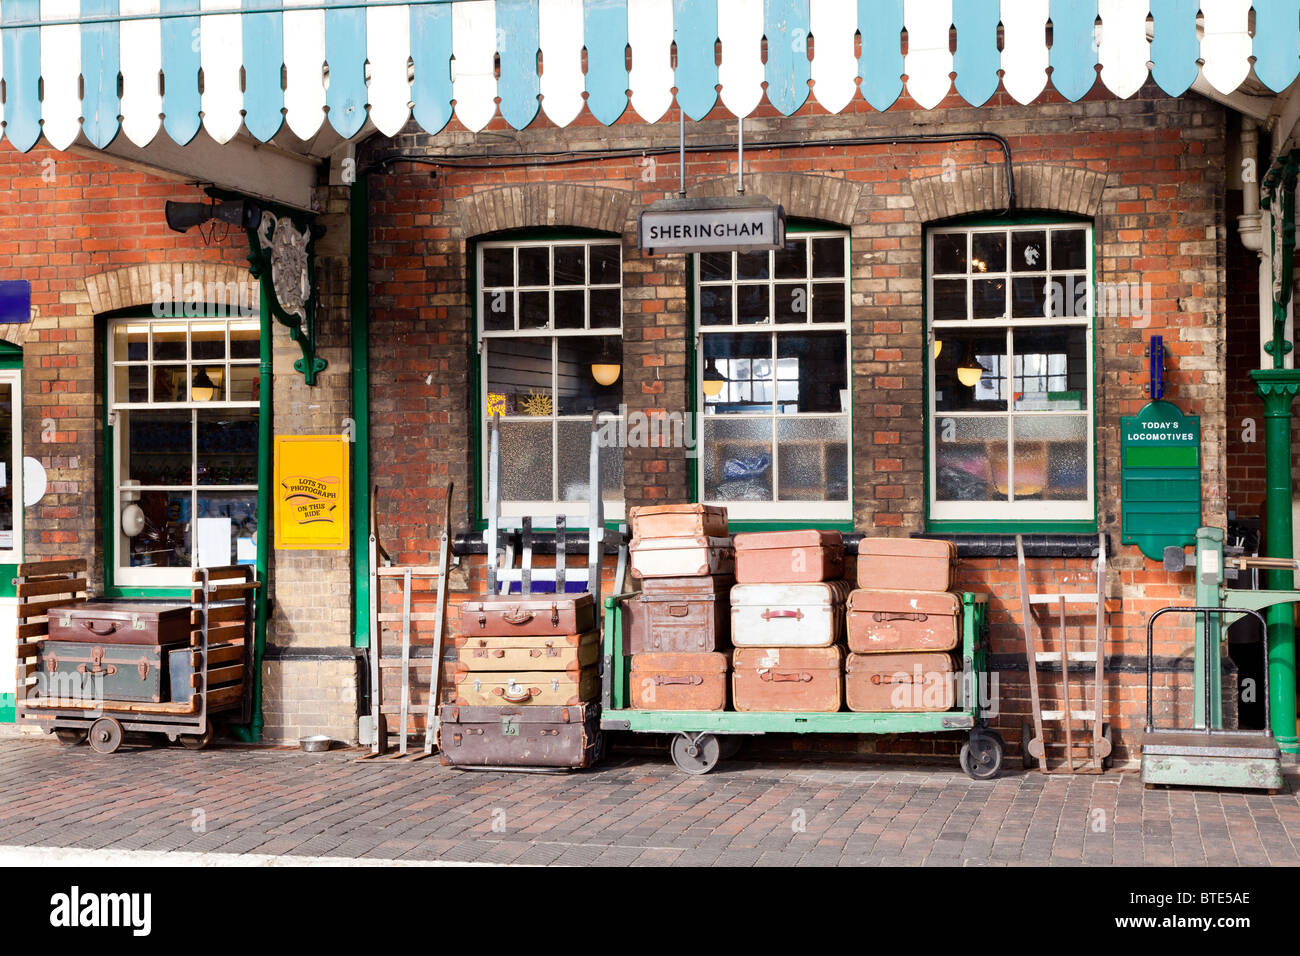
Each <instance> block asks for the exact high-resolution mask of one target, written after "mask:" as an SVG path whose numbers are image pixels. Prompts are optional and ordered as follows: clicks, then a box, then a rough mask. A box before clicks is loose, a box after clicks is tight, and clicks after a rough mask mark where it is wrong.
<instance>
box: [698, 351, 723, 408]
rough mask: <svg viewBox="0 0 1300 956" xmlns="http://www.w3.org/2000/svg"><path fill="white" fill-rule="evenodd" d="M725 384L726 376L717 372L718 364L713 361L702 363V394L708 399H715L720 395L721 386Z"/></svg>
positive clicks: (708, 360)
mask: <svg viewBox="0 0 1300 956" xmlns="http://www.w3.org/2000/svg"><path fill="white" fill-rule="evenodd" d="M726 382H727V376H725V375H723V374H722V373H721V372H720V371H718V363H717V362H715V361H714V360H713V359H711V358H710V359H707V360H705V362H704V377H703V380H702V382H701V384H702V386H703V388H704V394H705V395H707V396H709V398H717V397H718V396H719V395H721V394H722V386H723V385H725V384H726Z"/></svg>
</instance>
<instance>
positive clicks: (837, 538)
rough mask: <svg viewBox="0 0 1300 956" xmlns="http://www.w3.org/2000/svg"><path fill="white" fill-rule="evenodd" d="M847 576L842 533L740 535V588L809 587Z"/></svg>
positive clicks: (776, 532)
mask: <svg viewBox="0 0 1300 956" xmlns="http://www.w3.org/2000/svg"><path fill="white" fill-rule="evenodd" d="M843 576H844V539H843V537H842V536H841V535H840V533H839V532H838V531H813V530H809V531H762V532H754V533H749V534H738V535H736V582H737V583H738V584H805V583H811V582H816V581H831V580H834V579H835V578H840V577H843Z"/></svg>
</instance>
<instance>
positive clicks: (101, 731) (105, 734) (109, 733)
mask: <svg viewBox="0 0 1300 956" xmlns="http://www.w3.org/2000/svg"><path fill="white" fill-rule="evenodd" d="M87 736H88V737H89V739H90V749H91V750H93V751H95V753H97V754H111V753H112V752H113V751H114V750H116V749H117V748H118V747H120V746H121V745H122V725H121V724H120V723H118V722H117V721H116V720H114V719H113V718H112V717H100V718H99V719H98V720H97V721H95V722H94V723H93V724H91V725H90V733H89V734H88V735H87Z"/></svg>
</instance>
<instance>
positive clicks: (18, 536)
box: [0, 340, 27, 723]
mask: <svg viewBox="0 0 1300 956" xmlns="http://www.w3.org/2000/svg"><path fill="white" fill-rule="evenodd" d="M0 371H5V372H14V371H16V372H18V373H19V374H18V386H17V387H18V396H19V398H18V408H19V418H20V421H19V423H18V436H19V442H20V444H19V447H18V448H17V449H15V454H14V468H15V469H17V468H19V467H20V466H21V465H22V460H23V457H24V455H23V452H24V451H25V449H24V448H23V447H22V445H21V440H22V436H23V433H24V429H23V424H22V421H21V418H22V417H23V416H24V415H25V414H26V411H25V409H26V405H27V403H26V401H25V399H26V396H25V395H23V394H22V393H23V381H24V378H25V376H24V375H23V374H22V372H23V350H22V348H21V347H20V346H17V345H14V344H13V343H12V342H6V341H4V340H0ZM21 504H22V503H21V502H19V505H20V507H17V508H15V509H14V535H15V540H16V541H18V542H19V546H18V548H17V549H16V550H17V551H18V553H19V554H20V555H21V554H23V553H24V552H23V547H22V545H23V544H24V543H25V542H24V539H23V534H24V526H25V523H26V522H25V521H24V518H25V517H26V513H27V509H26V508H25V507H21ZM17 573H18V565H17V563H13V564H7V563H6V564H0V597H7V598H8V597H16V596H17V594H18V590H17V588H16V587H15V586H14V577H15V576H16V575H17ZM0 696H3V695H0ZM10 706H12V704H11V705H10ZM3 713H4V707H3V704H2V703H0V723H3V722H4V716H3ZM9 720H10V722H12V720H13V718H12V717H10V718H9Z"/></svg>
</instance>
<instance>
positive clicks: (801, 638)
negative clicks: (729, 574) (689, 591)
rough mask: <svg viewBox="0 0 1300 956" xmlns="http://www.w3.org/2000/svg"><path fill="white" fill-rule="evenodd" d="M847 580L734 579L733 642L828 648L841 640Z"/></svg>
mask: <svg viewBox="0 0 1300 956" xmlns="http://www.w3.org/2000/svg"><path fill="white" fill-rule="evenodd" d="M848 593H849V582H848V581H845V580H843V579H841V580H838V581H821V582H818V583H816V584H737V585H736V586H735V587H734V588H732V589H731V634H732V643H733V644H735V645H736V646H737V647H830V646H831V645H832V644H838V643H841V642H842V641H843V640H844V600H845V597H846V596H847V595H848Z"/></svg>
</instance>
